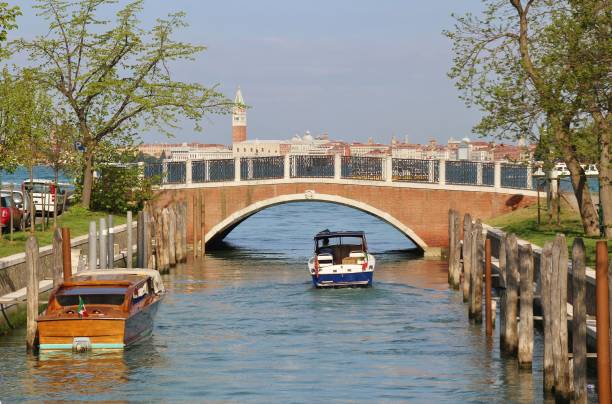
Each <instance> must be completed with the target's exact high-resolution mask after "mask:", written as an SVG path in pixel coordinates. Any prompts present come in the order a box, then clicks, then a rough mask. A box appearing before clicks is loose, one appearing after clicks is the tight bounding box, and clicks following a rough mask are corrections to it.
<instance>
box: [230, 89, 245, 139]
mask: <svg viewBox="0 0 612 404" xmlns="http://www.w3.org/2000/svg"><path fill="white" fill-rule="evenodd" d="M234 104H236V105H235V106H234V107H233V109H232V143H238V142H244V141H245V140H246V139H247V116H246V106H245V104H244V98H242V91H240V87H238V90H236V97H234Z"/></svg>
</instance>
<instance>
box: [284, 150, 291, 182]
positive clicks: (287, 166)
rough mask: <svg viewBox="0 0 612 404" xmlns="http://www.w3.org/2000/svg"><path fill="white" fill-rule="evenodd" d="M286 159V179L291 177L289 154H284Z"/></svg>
mask: <svg viewBox="0 0 612 404" xmlns="http://www.w3.org/2000/svg"><path fill="white" fill-rule="evenodd" d="M284 158H285V160H284V161H283V170H284V171H283V174H284V175H283V176H284V178H285V179H286V180H289V179H291V159H290V156H289V155H288V154H285V155H284Z"/></svg>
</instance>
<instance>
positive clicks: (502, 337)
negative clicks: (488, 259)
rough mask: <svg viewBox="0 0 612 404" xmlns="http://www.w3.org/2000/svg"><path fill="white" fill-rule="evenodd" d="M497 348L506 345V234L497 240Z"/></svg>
mask: <svg viewBox="0 0 612 404" xmlns="http://www.w3.org/2000/svg"><path fill="white" fill-rule="evenodd" d="M498 255H499V264H498V266H499V280H498V282H499V346H500V348H502V349H503V347H504V344H505V343H506V234H505V233H504V234H502V236H501V238H500V240H499V253H498Z"/></svg>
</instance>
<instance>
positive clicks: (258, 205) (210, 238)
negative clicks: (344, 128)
mask: <svg viewBox="0 0 612 404" xmlns="http://www.w3.org/2000/svg"><path fill="white" fill-rule="evenodd" d="M311 201H312V202H329V203H334V204H337V205H343V206H348V207H351V208H354V209H357V210H360V211H362V212H365V213H368V214H370V215H372V216H375V217H377V218H379V219H380V220H382V221H384V222H386V223H388V224H390V225H391V226H393V227H394V228H396V229H397V230H398V231H399V232H400V233H402V234H404V235H405V236H406V237H408V238H409V239H411V240H412V241H413V242H414V243H415V244H416V245H417V246H418V247H419V248H420V249H422V250H426V249H427V247H428V245H427V243H426V242H425V241H424V240H423V239H422V238H421V237H419V235H418V234H416V232H414V231H413V230H412V229H411V228H410V227H408V226H406V225H405V224H404V223H402V222H401V221H400V220H398V219H396V218H395V217H393V216H392V215H390V214H389V213H387V212H384V211H382V210H380V209H378V208H375V207H374V206H372V205H369V204H367V203H364V202H360V201H357V200H354V199H350V198H345V197H342V196H338V195H330V194H320V193H316V192H314V191H306V192H305V193H301V194H287V195H281V196H275V197H273V198H269V199H264V200H261V201H258V202H254V203H252V204H250V205H248V206H246V207H244V208H242V209H240V210H238V211H236V212H234V213H232V214H231V215H229V216H228V217H226V218H225V219H223V220H222V221H221V222H219V223H217V224H216V225H215V226H213V227H212V228H211V229H210V230H209V231H208V232H207V233H206V235H205V237H204V240H205V242H206V243H208V242H214V241H216V240H219V239H222V238H224V237H225V236H226V235H227V234H229V233H230V232H231V231H232V230H233V229H234V228H236V226H238V225H239V224H240V223H242V222H243V221H245V220H246V219H248V218H249V217H251V216H253V215H254V214H256V213H257V212H260V211H262V210H264V209H266V208H269V207H272V206H275V205H282V204H286V203H291V202H311Z"/></svg>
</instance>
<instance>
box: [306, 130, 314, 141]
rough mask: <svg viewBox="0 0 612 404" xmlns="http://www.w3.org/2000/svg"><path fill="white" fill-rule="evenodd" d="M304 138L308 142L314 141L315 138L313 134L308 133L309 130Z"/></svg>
mask: <svg viewBox="0 0 612 404" xmlns="http://www.w3.org/2000/svg"><path fill="white" fill-rule="evenodd" d="M304 140H305V141H306V142H312V141H313V140H314V138H313V137H312V135H311V134H310V133H308V132H307V133H306V134H305V135H304Z"/></svg>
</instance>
